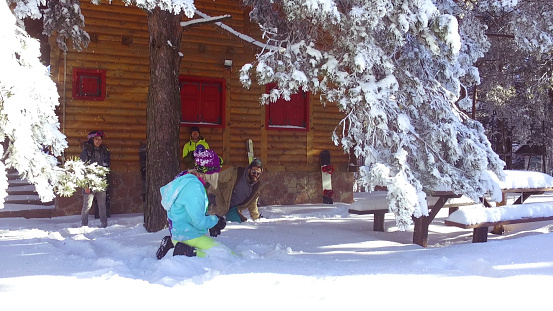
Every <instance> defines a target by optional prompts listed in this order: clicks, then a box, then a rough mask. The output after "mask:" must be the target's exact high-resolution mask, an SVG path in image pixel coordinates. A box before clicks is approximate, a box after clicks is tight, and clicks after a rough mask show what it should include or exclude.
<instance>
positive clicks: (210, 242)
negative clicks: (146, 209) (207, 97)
mask: <svg viewBox="0 0 553 311" xmlns="http://www.w3.org/2000/svg"><path fill="white" fill-rule="evenodd" d="M194 155H195V170H189V171H188V170H187V171H183V172H181V173H180V174H178V175H177V176H176V177H175V179H173V181H171V182H170V183H168V184H167V185H165V186H163V187H161V188H160V192H161V205H162V206H163V208H164V209H165V210H167V219H168V222H169V233H170V235H168V236H165V237H163V239H162V240H161V244H160V246H159V248H158V250H157V252H156V257H157V259H162V258H163V257H165V255H166V254H167V252H169V250H170V249H172V248H174V250H173V256H188V257H194V256H198V257H205V256H207V253H206V250H208V249H211V248H213V247H214V246H218V247H219V248H221V249H224V250H225V251H227V250H226V247H224V246H223V245H222V244H220V243H218V242H216V241H215V240H214V239H213V238H211V237H208V236H206V235H205V234H206V233H207V231H208V230H209V234H210V235H211V236H212V237H216V236H218V235H219V234H221V230H223V229H224V228H225V226H226V222H225V220H224V218H223V217H219V216H216V215H209V214H207V210H208V205H209V200H208V198H207V188H208V187H209V184H208V183H206V182H205V177H206V175H210V174H214V173H217V172H219V171H220V170H221V166H220V162H219V157H218V156H217V154H216V153H215V152H214V151H212V150H209V149H207V150H206V149H205V148H204V147H203V146H198V149H196V151H194Z"/></svg>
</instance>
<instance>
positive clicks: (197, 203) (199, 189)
mask: <svg viewBox="0 0 553 311" xmlns="http://www.w3.org/2000/svg"><path fill="white" fill-rule="evenodd" d="M182 193H183V194H184V196H185V199H186V203H185V208H186V212H187V213H188V215H190V221H191V225H192V226H193V227H194V228H196V229H198V230H201V231H203V230H205V231H207V229H210V228H213V226H215V225H216V224H217V222H218V221H219V218H218V217H217V216H215V215H207V216H206V213H205V212H206V204H207V197H206V195H205V189H204V186H203V185H202V183H201V182H200V181H199V180H198V182H190V183H188V184H187V185H186V187H185V188H184V189H183V190H182ZM183 199H184V198H183Z"/></svg>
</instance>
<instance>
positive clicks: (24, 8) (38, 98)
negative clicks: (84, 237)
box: [0, 1, 107, 208]
mask: <svg viewBox="0 0 553 311" xmlns="http://www.w3.org/2000/svg"><path fill="white" fill-rule="evenodd" d="M19 4H21V5H17V6H15V9H14V11H11V10H10V8H9V6H8V3H6V2H5V1H2V3H1V4H0V23H1V25H0V41H1V42H2V45H3V47H2V49H0V59H1V60H2V70H0V141H2V145H0V155H1V161H0V208H2V207H3V202H4V199H5V197H6V195H7V194H6V189H7V177H6V169H9V168H14V169H16V170H17V171H18V172H19V173H20V174H21V177H23V178H25V179H27V180H28V181H29V182H31V183H32V184H34V185H35V187H36V190H37V192H38V194H39V196H40V198H41V200H42V201H51V200H53V199H54V197H55V193H58V194H60V195H70V194H72V193H73V192H74V191H75V187H77V186H82V185H91V186H94V187H97V188H102V187H105V181H103V182H102V180H103V177H104V176H105V175H106V173H107V170H106V169H105V168H103V167H97V166H96V165H92V166H89V165H84V163H82V162H80V160H78V161H75V160H70V161H67V162H66V163H65V166H64V167H60V166H58V161H57V159H56V156H61V154H62V152H63V150H64V149H65V148H66V147H67V142H66V140H65V135H63V134H62V133H61V132H60V131H59V122H58V117H57V116H56V114H55V108H56V106H57V105H58V93H57V88H56V85H55V84H54V82H53V81H52V79H51V78H50V76H49V72H48V69H47V68H46V67H45V66H44V65H43V64H41V63H40V60H39V56H40V55H39V43H38V41H37V40H35V39H32V38H31V37H29V35H28V34H27V33H26V32H25V30H24V29H23V28H22V27H21V25H22V23H21V20H20V19H18V18H23V17H25V16H35V17H37V16H38V15H35V13H36V12H37V10H38V8H36V5H37V3H36V2H21V3H19ZM16 16H17V17H18V18H16ZM79 162H80V163H79Z"/></svg>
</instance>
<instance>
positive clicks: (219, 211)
mask: <svg viewBox="0 0 553 311" xmlns="http://www.w3.org/2000/svg"><path fill="white" fill-rule="evenodd" d="M262 173H263V163H261V161H260V160H258V159H254V160H253V161H252V163H250V165H249V166H248V167H246V168H243V167H232V168H229V169H226V170H224V171H222V172H220V173H219V178H218V182H217V190H216V192H217V197H216V205H212V206H211V209H210V213H211V214H214V215H218V216H224V217H225V218H226V220H227V221H232V222H243V221H246V220H247V218H246V217H245V216H244V215H242V211H243V210H245V209H248V211H249V212H250V216H251V218H252V219H253V220H256V219H258V218H259V217H261V215H260V214H259V211H258V209H257V201H258V199H259V189H260V186H261V182H260V181H259V177H260V176H261V174H262Z"/></svg>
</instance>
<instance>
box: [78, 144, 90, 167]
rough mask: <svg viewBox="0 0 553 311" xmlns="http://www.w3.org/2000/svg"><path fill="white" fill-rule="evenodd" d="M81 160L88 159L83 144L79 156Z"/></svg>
mask: <svg viewBox="0 0 553 311" xmlns="http://www.w3.org/2000/svg"><path fill="white" fill-rule="evenodd" d="M79 158H80V159H81V161H83V162H85V163H86V161H88V152H87V151H86V147H85V146H83V151H81V155H80V156H79Z"/></svg>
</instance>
